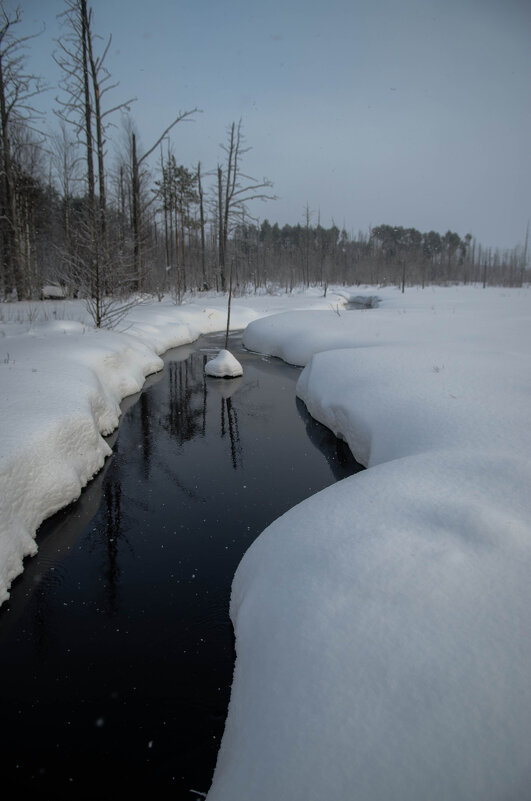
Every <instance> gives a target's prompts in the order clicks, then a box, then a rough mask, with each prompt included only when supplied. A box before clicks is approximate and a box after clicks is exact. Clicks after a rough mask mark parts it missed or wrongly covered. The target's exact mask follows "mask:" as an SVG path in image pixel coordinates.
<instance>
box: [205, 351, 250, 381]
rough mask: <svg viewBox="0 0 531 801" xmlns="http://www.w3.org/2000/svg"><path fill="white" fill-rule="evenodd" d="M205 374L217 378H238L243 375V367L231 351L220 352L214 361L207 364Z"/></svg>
mask: <svg viewBox="0 0 531 801" xmlns="http://www.w3.org/2000/svg"><path fill="white" fill-rule="evenodd" d="M205 373H206V374H207V375H212V376H214V377H215V378H236V376H239V375H243V367H242V366H241V364H240V362H239V361H238V359H236V358H235V357H234V356H233V355H232V353H231V352H230V350H220V352H219V353H218V355H217V356H216V357H215V358H214V359H211V360H210V361H209V362H207V363H206V365H205Z"/></svg>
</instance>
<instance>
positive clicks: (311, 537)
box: [208, 287, 531, 801]
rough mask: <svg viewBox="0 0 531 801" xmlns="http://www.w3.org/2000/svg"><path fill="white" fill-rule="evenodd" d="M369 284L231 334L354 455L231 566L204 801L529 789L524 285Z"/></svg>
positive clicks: (529, 495)
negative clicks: (289, 381)
mask: <svg viewBox="0 0 531 801" xmlns="http://www.w3.org/2000/svg"><path fill="white" fill-rule="evenodd" d="M379 294H380V296H381V297H382V299H383V303H382V305H381V307H380V308H379V309H376V310H370V311H366V312H341V313H340V314H339V315H338V314H334V313H333V312H331V311H316V312H296V313H286V314H282V315H278V316H274V317H268V318H266V319H263V320H258V321H256V322H254V323H252V324H251V325H250V326H249V327H248V328H247V331H246V333H245V335H244V343H245V344H246V346H247V347H249V348H251V349H253V350H258V351H262V352H265V353H269V354H274V355H277V356H281V357H282V358H284V359H286V360H288V361H290V362H293V363H295V364H299V365H303V364H305V365H306V368H305V369H304V371H303V373H302V375H301V378H300V380H299V383H298V387H297V392H298V394H299V395H300V397H301V398H302V399H303V400H304V401H305V402H306V404H307V406H308V408H309V410H310V412H311V413H312V415H313V416H314V417H316V418H317V419H319V420H320V421H321V422H323V423H325V424H326V425H327V426H329V427H330V428H331V429H332V430H334V431H335V432H336V433H337V434H339V435H340V436H342V437H344V438H345V439H346V440H347V442H348V443H349V445H350V447H351V449H352V451H353V452H354V454H355V456H356V457H357V458H358V460H361V461H362V462H363V463H365V464H366V465H367V466H368V467H369V469H368V470H367V471H365V472H364V473H362V474H358V475H356V476H353V477H352V478H349V479H346V480H344V481H342V482H340V483H338V484H335V485H333V486H332V487H330V488H329V489H326V490H324V491H323V492H321V493H319V494H318V495H315V496H313V497H312V498H310V499H309V500H308V501H305V502H304V503H302V504H301V505H299V506H298V507H296V508H294V509H292V510H291V511H290V512H288V513H287V514H286V515H284V516H283V517H282V518H280V519H279V520H277V521H276V522H275V523H273V524H272V525H271V526H270V527H269V528H268V529H267V530H266V531H265V532H264V533H263V534H262V535H261V536H260V537H259V538H258V540H256V541H255V543H254V544H253V545H252V546H251V548H250V549H249V551H248V552H247V554H246V555H245V557H244V559H243V560H242V562H241V564H240V566H239V568H238V570H237V573H236V576H235V580H234V583H233V590H232V600H231V616H232V620H233V624H234V628H235V633H236V651H237V661H236V669H235V676H234V683H233V688H232V695H231V702H230V709H229V715H228V720H227V724H226V728H225V734H224V737H223V742H222V745H221V749H220V753H219V756H218V764H217V768H216V773H215V776H214V782H213V786H212V788H211V790H210V793H209V795H208V799H209V801H244V800H245V801H248V799H251V798H252V799H253V801H259V800H263V801H271V799H275V801H288V799H289V801H293V799H301V801H302V799H304V801H314V800H315V801H323V799H326V801H345V800H346V799H355V800H356V801H397V799H404V801H427V799H429V800H430V801H443V800H444V801H465V799H466V800H467V801H487V800H488V799H491V800H492V801H494V800H496V801H501V799H504V800H507V799H513V800H514V801H517V799H518V801H523V799H529V798H531V623H530V620H531V616H530V609H531V579H530V577H531V292H530V291H529V290H525V291H517V290H512V291H504V290H500V289H490V290H488V291H483V290H481V289H473V288H462V287H461V288H452V289H435V288H434V289H427V290H424V291H420V290H410V291H409V292H407V293H406V294H405V296H401V295H400V294H398V293H397V292H395V291H393V290H390V291H382V292H380V293H379Z"/></svg>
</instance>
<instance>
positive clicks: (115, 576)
mask: <svg viewBox="0 0 531 801" xmlns="http://www.w3.org/2000/svg"><path fill="white" fill-rule="evenodd" d="M103 502H104V514H105V524H106V528H105V533H106V541H105V555H106V561H107V564H106V566H105V569H104V571H103V574H104V577H105V594H106V596H107V603H108V606H109V611H110V612H112V613H113V614H114V613H115V612H116V611H117V603H118V587H119V584H120V566H119V564H118V546H119V543H120V538H121V534H122V485H121V483H120V481H111V480H109V481H107V483H106V484H105V489H104V498H103Z"/></svg>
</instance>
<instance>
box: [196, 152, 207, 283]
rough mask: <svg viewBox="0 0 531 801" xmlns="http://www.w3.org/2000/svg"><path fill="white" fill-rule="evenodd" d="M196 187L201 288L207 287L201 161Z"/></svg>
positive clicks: (198, 166) (198, 165) (198, 167)
mask: <svg viewBox="0 0 531 801" xmlns="http://www.w3.org/2000/svg"><path fill="white" fill-rule="evenodd" d="M197 189H198V192H199V223H200V226H201V279H202V284H203V286H202V288H203V289H207V288H208V287H207V279H206V265H205V211H204V207H203V186H202V184H201V162H200V161H199V162H198V164H197Z"/></svg>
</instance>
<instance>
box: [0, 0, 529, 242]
mask: <svg viewBox="0 0 531 801" xmlns="http://www.w3.org/2000/svg"><path fill="white" fill-rule="evenodd" d="M4 4H5V5H7V6H9V5H10V0H4ZM11 5H14V3H13V4H11ZM89 5H90V6H92V8H93V13H94V30H95V31H96V32H97V33H100V34H101V35H102V36H103V37H104V38H106V37H107V36H108V34H110V33H112V45H111V49H110V51H109V54H108V59H107V62H106V63H107V66H108V67H109V69H110V71H111V72H112V75H113V79H114V80H115V81H118V82H119V87H118V88H117V89H115V90H114V91H113V93H112V98H111V96H110V94H109V101H111V100H112V102H113V105H114V103H118V102H121V101H123V100H126V99H128V98H129V97H136V98H138V99H137V102H135V103H134V104H133V106H132V109H131V112H132V115H133V117H134V120H135V123H136V126H137V129H138V132H139V134H140V138H141V141H142V143H143V145H144V147H145V148H148V147H151V145H152V144H153V143H154V142H155V140H156V139H157V138H158V136H159V135H160V133H162V131H163V130H164V128H165V127H166V126H167V125H168V124H169V123H170V122H171V120H172V119H173V118H174V117H175V116H176V114H177V112H178V111H179V110H183V111H184V110H188V109H192V108H194V107H197V108H199V109H201V110H202V113H201V114H197V115H196V117H195V121H194V122H190V123H185V124H184V123H183V124H180V125H179V126H177V127H176V128H175V129H174V131H173V134H172V144H173V148H174V152H175V155H176V158H177V160H178V162H180V163H182V164H185V165H186V166H190V167H192V166H194V165H195V164H197V161H198V160H201V162H202V166H203V169H204V170H208V169H213V168H214V167H215V166H216V163H217V162H218V160H220V158H221V156H222V153H221V151H220V149H219V144H220V143H221V142H222V141H223V140H224V138H225V132H226V129H227V126H228V125H229V124H230V123H231V122H232V121H233V120H235V121H238V120H239V119H240V117H241V118H242V121H243V130H244V133H245V136H246V143H247V145H249V146H250V147H251V148H252V150H251V151H250V152H249V153H248V154H247V155H246V157H245V162H244V165H243V166H244V167H245V169H246V171H247V172H249V173H250V174H251V175H253V176H254V177H258V178H262V177H263V176H267V178H269V179H270V180H272V181H273V183H274V192H275V194H277V195H278V196H279V199H278V200H276V201H270V202H268V203H266V204H260V205H259V207H258V208H255V209H254V211H255V213H257V214H258V215H259V216H260V218H261V219H264V218H266V217H267V218H268V219H269V220H270V221H271V222H274V221H277V222H279V224H281V225H282V224H284V223H290V224H294V223H297V222H302V220H303V215H304V208H305V206H306V204H308V205H309V207H310V209H311V210H312V211H313V219H314V221H315V222H317V215H318V212H320V218H321V223H322V224H323V225H328V224H330V223H331V221H332V220H334V222H335V223H336V224H337V225H338V226H340V227H342V226H345V227H346V229H347V230H348V231H349V232H354V233H356V232H357V231H358V230H360V229H361V230H366V229H367V228H368V227H369V226H370V225H379V224H381V223H386V224H389V225H403V226H406V227H415V228H418V229H419V230H421V231H428V230H431V229H433V230H436V231H439V232H441V233H444V232H445V231H446V230H448V229H451V230H454V231H457V232H458V233H459V234H461V235H464V234H466V233H468V232H470V233H472V234H473V235H474V236H475V237H476V238H477V239H478V241H479V242H481V243H482V244H484V245H486V246H493V247H501V248H510V247H513V246H514V245H516V244H518V243H523V241H524V237H525V230H526V225H527V222H528V220H529V218H530V217H531V197H530V187H531V181H530V179H531V147H530V144H531V47H530V43H531V0H350V2H347V1H346V0H328V2H327V3H324V2H322V0H320V2H315V1H314V0H268V2H266V0H263V2H257V0H93V2H90V0H89ZM20 6H21V8H22V11H23V14H24V29H23V30H24V32H27V31H30V30H37V29H38V28H39V25H42V22H43V21H44V22H45V24H46V31H45V33H44V34H43V35H42V36H40V37H39V38H38V39H36V40H34V41H33V42H32V43H31V46H30V50H29V52H28V57H29V66H30V68H31V69H32V71H33V72H36V73H39V74H42V75H43V76H44V77H45V78H46V80H47V81H48V83H49V84H56V83H57V81H58V79H59V70H58V68H57V67H56V66H55V65H54V63H53V61H52V59H51V53H52V50H53V49H54V41H53V40H54V39H56V38H57V37H58V36H59V35H60V30H61V28H60V23H59V21H58V20H57V19H56V15H57V14H58V13H60V12H61V11H62V10H64V7H65V4H64V2H63V0H22V2H21V3H20ZM55 94H56V92H55V91H54V90H52V91H51V92H49V93H48V100H47V101H46V103H48V104H49V105H52V104H53V98H54V95H55ZM44 105H45V104H44V103H41V106H44ZM117 122H118V123H119V119H118V120H117Z"/></svg>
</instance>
